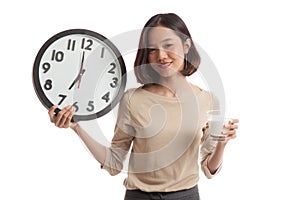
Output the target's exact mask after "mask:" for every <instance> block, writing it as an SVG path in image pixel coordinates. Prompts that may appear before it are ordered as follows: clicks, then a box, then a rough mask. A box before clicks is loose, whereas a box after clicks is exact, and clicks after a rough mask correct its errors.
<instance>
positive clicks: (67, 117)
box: [59, 109, 72, 128]
mask: <svg viewBox="0 0 300 200" xmlns="http://www.w3.org/2000/svg"><path fill="white" fill-rule="evenodd" d="M70 118H72V110H71V109H68V110H67V111H66V112H65V113H64V114H63V116H62V118H61V120H60V125H59V127H60V128H68V127H69V124H70Z"/></svg>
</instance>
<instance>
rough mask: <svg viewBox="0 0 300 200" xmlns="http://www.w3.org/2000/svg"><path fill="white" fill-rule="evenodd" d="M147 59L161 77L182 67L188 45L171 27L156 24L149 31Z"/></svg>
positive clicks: (176, 71)
mask: <svg viewBox="0 0 300 200" xmlns="http://www.w3.org/2000/svg"><path fill="white" fill-rule="evenodd" d="M147 48H148V61H149V63H150V64H151V66H152V67H153V69H154V70H155V71H156V72H158V73H159V74H160V76H162V77H170V76H172V75H174V74H177V73H179V72H180V71H181V70H183V67H184V54H186V53H187V52H188V46H187V45H186V44H185V43H182V40H181V39H180V37H179V36H178V35H176V34H175V32H174V31H173V30H172V29H169V28H166V27H162V26H158V27H154V28H152V29H151V30H150V31H149V35H148V46H147Z"/></svg>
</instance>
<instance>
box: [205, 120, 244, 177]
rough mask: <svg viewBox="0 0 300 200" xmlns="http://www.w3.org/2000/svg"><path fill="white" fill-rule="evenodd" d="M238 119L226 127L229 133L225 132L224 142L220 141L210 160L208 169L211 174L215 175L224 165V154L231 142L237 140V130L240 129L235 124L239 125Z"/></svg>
mask: <svg viewBox="0 0 300 200" xmlns="http://www.w3.org/2000/svg"><path fill="white" fill-rule="evenodd" d="M238 122H239V120H238V119H233V120H232V121H231V123H230V124H228V125H226V126H225V128H227V129H228V131H227V132H223V134H224V135H225V138H224V140H221V141H218V143H217V145H216V147H215V150H214V151H213V153H212V154H211V156H210V157H209V158H208V162H207V167H208V169H209V171H210V173H211V174H215V173H216V172H217V170H218V169H219V168H220V166H221V164H222V159H223V154H224V150H225V147H226V145H227V143H228V141H229V140H231V139H234V138H236V130H235V129H237V128H238V126H237V125H235V124H234V123H238Z"/></svg>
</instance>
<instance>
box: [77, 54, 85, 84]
mask: <svg viewBox="0 0 300 200" xmlns="http://www.w3.org/2000/svg"><path fill="white" fill-rule="evenodd" d="M84 54H85V51H83V54H82V59H81V67H80V72H79V80H78V88H79V87H80V82H81V77H82V75H83V73H84V71H85V70H83V62H84Z"/></svg>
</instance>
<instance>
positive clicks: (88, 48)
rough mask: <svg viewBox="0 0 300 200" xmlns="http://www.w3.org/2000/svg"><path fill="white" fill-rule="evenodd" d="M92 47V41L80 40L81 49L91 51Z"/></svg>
mask: <svg viewBox="0 0 300 200" xmlns="http://www.w3.org/2000/svg"><path fill="white" fill-rule="evenodd" d="M86 43H87V45H86ZM92 45H93V40H91V39H87V40H86V41H85V38H82V40H81V49H85V50H92V48H91V46H92Z"/></svg>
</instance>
